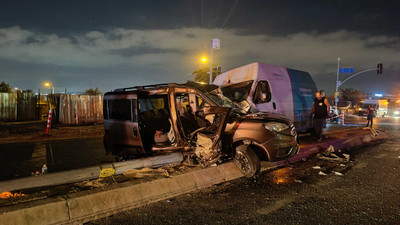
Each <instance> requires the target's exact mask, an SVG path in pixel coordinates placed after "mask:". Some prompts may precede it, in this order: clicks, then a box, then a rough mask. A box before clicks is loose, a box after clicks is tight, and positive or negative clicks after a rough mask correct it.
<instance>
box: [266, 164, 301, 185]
mask: <svg viewBox="0 0 400 225" xmlns="http://www.w3.org/2000/svg"><path fill="white" fill-rule="evenodd" d="M291 173H292V169H291V168H290V167H284V168H281V169H277V170H274V171H272V172H270V173H269V174H270V175H271V176H272V179H271V182H272V183H274V184H291V183H294V182H295V178H294V177H292V176H291Z"/></svg>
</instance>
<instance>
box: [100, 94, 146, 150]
mask: <svg viewBox="0 0 400 225" xmlns="http://www.w3.org/2000/svg"><path fill="white" fill-rule="evenodd" d="M105 100H106V101H105V102H104V103H105V104H107V105H106V106H104V107H107V109H108V110H107V112H106V113H107V118H105V120H104V129H105V132H106V137H107V141H108V142H109V143H110V144H112V145H115V146H119V147H129V148H135V149H136V150H138V153H141V152H142V151H143V150H142V149H143V148H142V141H141V138H140V132H139V127H138V118H137V97H136V95H121V96H107V99H105ZM105 117H106V116H105Z"/></svg>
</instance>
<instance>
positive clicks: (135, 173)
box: [123, 167, 169, 179]
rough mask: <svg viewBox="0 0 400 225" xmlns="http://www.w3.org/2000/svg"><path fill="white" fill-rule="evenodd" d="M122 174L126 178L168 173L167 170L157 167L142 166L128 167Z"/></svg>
mask: <svg viewBox="0 0 400 225" xmlns="http://www.w3.org/2000/svg"><path fill="white" fill-rule="evenodd" d="M123 175H124V176H125V177H128V178H135V179H139V178H144V177H154V176H166V177H169V173H168V171H167V170H165V169H162V168H158V169H151V168H147V167H145V168H142V169H128V170H126V171H125V172H124V173H123Z"/></svg>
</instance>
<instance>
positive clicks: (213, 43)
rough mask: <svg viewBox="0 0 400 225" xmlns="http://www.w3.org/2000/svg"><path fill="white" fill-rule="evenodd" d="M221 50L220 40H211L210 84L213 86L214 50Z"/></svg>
mask: <svg viewBox="0 0 400 225" xmlns="http://www.w3.org/2000/svg"><path fill="white" fill-rule="evenodd" d="M219 49H220V40H219V39H218V38H214V39H211V46H210V84H212V69H213V66H212V57H213V50H219Z"/></svg>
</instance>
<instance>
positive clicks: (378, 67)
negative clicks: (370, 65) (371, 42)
mask: <svg viewBox="0 0 400 225" xmlns="http://www.w3.org/2000/svg"><path fill="white" fill-rule="evenodd" d="M382 71H383V64H382V63H378V66H377V67H376V74H382Z"/></svg>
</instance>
